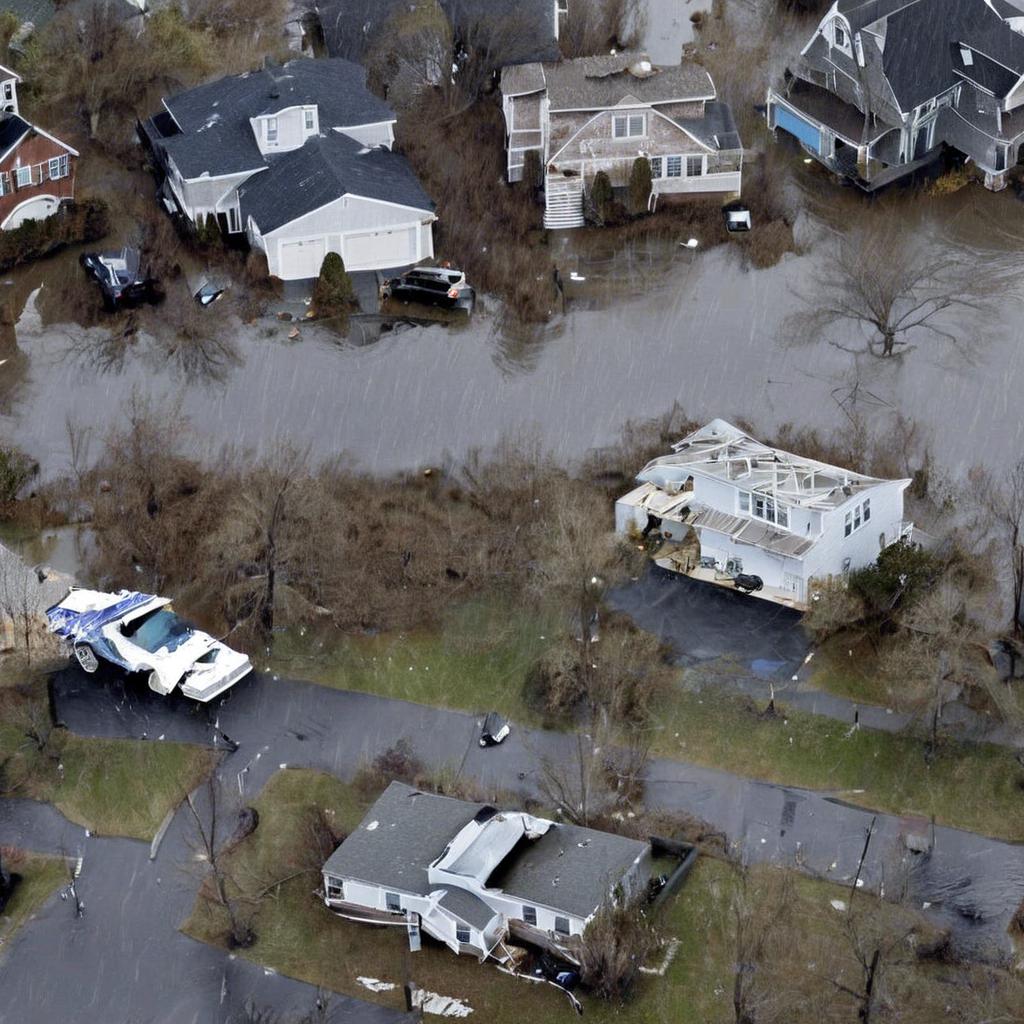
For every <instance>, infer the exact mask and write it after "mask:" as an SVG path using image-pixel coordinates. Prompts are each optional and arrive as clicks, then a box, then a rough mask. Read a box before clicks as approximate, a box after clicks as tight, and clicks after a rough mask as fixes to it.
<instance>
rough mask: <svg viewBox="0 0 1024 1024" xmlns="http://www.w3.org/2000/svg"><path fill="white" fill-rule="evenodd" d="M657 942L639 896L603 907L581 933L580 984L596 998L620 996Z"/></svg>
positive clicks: (628, 986) (625, 990) (656, 935)
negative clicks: (581, 980) (616, 904)
mask: <svg viewBox="0 0 1024 1024" xmlns="http://www.w3.org/2000/svg"><path fill="white" fill-rule="evenodd" d="M659 942H660V938H659V935H658V933H657V931H656V930H655V929H654V927H653V926H652V925H651V924H650V922H649V921H648V920H647V917H646V914H645V912H644V907H643V905H642V903H641V901H640V900H633V901H631V902H628V903H627V902H625V901H623V902H621V903H620V904H619V905H618V906H607V907H605V908H603V909H602V910H601V911H599V912H598V914H597V916H596V917H595V918H594V919H593V921H591V922H590V924H589V925H588V926H587V930H586V932H584V934H583V942H582V944H581V946H580V971H581V974H582V977H583V984H584V985H586V986H587V988H588V989H589V990H590V991H591V992H592V993H593V994H594V995H595V996H597V997H598V998H600V999H606V1000H615V1001H621V1000H623V999H624V998H625V997H626V996H627V995H629V992H630V989H631V988H632V986H633V982H634V980H635V979H636V976H637V973H638V972H639V970H640V968H641V967H642V966H643V964H644V961H645V960H646V959H647V958H648V957H649V956H650V955H651V953H653V952H654V950H655V949H657V947H658V944H659Z"/></svg>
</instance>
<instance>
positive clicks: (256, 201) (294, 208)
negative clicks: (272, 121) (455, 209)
mask: <svg viewBox="0 0 1024 1024" xmlns="http://www.w3.org/2000/svg"><path fill="white" fill-rule="evenodd" d="M269 164H270V168H269V170H267V171H264V172H263V173H261V174H257V175H256V176H255V177H253V178H251V179H250V180H249V181H247V182H246V183H245V184H244V185H243V186H242V187H241V188H240V189H239V190H238V194H239V198H240V200H241V209H242V217H243V219H245V218H248V217H252V219H253V220H254V221H256V223H257V224H258V225H259V229H260V232H261V233H263V234H266V233H267V232H268V231H273V230H274V229H275V228H279V227H280V226H281V225H282V224H287V223H289V222H290V221H293V220H295V218H296V217H301V216H302V215H303V214H305V213H310V212H311V211H313V210H318V209H320V207H322V206H326V205H327V204H328V203H330V202H332V201H333V200H335V199H340V198H341V197H342V196H344V195H353V196H365V197H366V198H368V199H381V200H383V201H385V202H388V203H397V204H398V205H400V206H411V207H413V208H414V209H417V210H433V208H434V204H433V203H432V202H431V201H430V197H429V196H428V195H427V194H426V192H424V191H423V187H422V186H421V185H420V183H419V180H418V179H417V178H416V175H415V174H414V173H413V171H412V168H411V167H410V166H409V164H408V162H407V161H406V159H405V157H403V156H399V155H398V154H397V153H392V152H391V150H389V149H384V148H383V147H376V148H373V149H367V148H366V147H365V146H363V145H361V144H360V143H358V142H356V141H355V140H354V139H352V138H350V137H349V136H347V135H343V134H341V133H340V132H333V131H329V132H326V133H324V134H323V135H316V136H313V138H311V139H309V140H308V141H307V142H306V144H305V145H304V146H303V147H302V148H301V149H296V150H293V151H292V152H291V153H283V154H282V155H281V156H277V157H272V158H271V159H270V161H269Z"/></svg>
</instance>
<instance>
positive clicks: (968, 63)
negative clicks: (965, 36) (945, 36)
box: [960, 46, 974, 68]
mask: <svg viewBox="0 0 1024 1024" xmlns="http://www.w3.org/2000/svg"><path fill="white" fill-rule="evenodd" d="M960 59H961V60H962V61H963V62H964V67H967V68H970V67H974V54H973V53H971V51H970V50H968V49H967V47H966V46H961V47H960Z"/></svg>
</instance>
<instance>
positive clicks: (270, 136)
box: [267, 117, 277, 146]
mask: <svg viewBox="0 0 1024 1024" xmlns="http://www.w3.org/2000/svg"><path fill="white" fill-rule="evenodd" d="M267 144H268V145H271V146H276V145H277V118H276V117H268V118H267Z"/></svg>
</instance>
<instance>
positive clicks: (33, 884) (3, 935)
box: [0, 849, 67, 959]
mask: <svg viewBox="0 0 1024 1024" xmlns="http://www.w3.org/2000/svg"><path fill="white" fill-rule="evenodd" d="M4 867H5V868H6V869H7V870H8V871H10V872H12V873H16V874H19V875H21V881H19V882H18V886H17V888H16V889H15V890H14V895H13V896H12V897H11V900H10V902H9V903H8V904H7V906H6V907H5V908H4V911H3V913H2V914H0V959H2V958H3V954H4V952H5V950H6V948H7V947H8V946H9V945H10V942H11V939H12V938H13V937H14V934H15V932H17V930H18V929H19V928H20V927H21V926H22V925H23V924H24V923H25V922H26V921H28V920H30V919H31V918H32V917H33V916H34V915H35V913H36V912H37V911H38V910H39V908H40V907H41V906H42V905H43V904H44V903H45V902H46V901H47V900H48V899H49V898H50V896H51V895H52V894H53V893H54V892H56V890H57V889H58V888H59V887H60V886H61V885H63V884H64V883H65V882H66V881H67V869H66V868H65V866H64V861H63V860H62V859H61V858H60V857H46V856H43V855H42V854H38V853H26V852H24V851H22V850H13V849H5V850H4Z"/></svg>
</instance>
